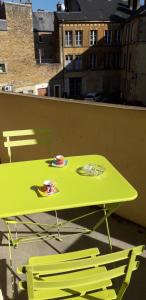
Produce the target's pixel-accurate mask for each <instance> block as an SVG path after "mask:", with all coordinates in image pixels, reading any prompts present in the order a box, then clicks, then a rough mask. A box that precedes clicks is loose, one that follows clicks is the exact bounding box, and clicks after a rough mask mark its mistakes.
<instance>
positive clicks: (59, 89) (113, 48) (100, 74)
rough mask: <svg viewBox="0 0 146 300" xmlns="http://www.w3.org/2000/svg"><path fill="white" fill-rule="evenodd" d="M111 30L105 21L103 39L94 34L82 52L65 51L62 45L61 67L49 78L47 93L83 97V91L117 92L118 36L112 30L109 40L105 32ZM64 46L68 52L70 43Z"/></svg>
mask: <svg viewBox="0 0 146 300" xmlns="http://www.w3.org/2000/svg"><path fill="white" fill-rule="evenodd" d="M111 29H112V26H111V25H110V24H109V26H108V30H107V34H106V36H105V38H103V39H100V40H99V39H98V36H97V37H96V39H97V41H96V39H95V41H94V40H93V41H92V43H93V45H91V46H90V47H89V48H88V49H87V50H86V51H85V52H84V53H82V54H79V55H73V54H67V47H65V48H64V50H63V53H62V55H63V57H64V63H63V64H64V67H63V70H62V71H61V72H59V73H58V74H57V75H56V76H54V77H53V78H52V79H51V80H50V96H54V97H64V98H72V99H84V97H85V95H86V94H87V93H90V92H95V93H100V94H101V93H103V91H104V94H108V95H110V94H113V93H115V94H117V95H120V70H121V67H122V66H121V44H120V36H117V34H118V33H117V29H116V30H115V31H114V38H113V39H112V40H111V33H110V34H108V31H109V32H110V30H111ZM120 29H121V25H119V27H118V30H120ZM94 43H95V45H94ZM68 48H69V51H68V53H70V48H72V46H70V47H68ZM79 48H81V47H79ZM64 52H65V54H64ZM80 52H81V51H80V49H79V53H80ZM99 82H100V83H99ZM85 86H86V88H85Z"/></svg>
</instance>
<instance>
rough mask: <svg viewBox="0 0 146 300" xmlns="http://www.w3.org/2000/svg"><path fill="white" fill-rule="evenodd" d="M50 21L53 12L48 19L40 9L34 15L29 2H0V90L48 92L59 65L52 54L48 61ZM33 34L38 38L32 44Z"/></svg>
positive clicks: (51, 29) (50, 36) (51, 26)
mask: <svg viewBox="0 0 146 300" xmlns="http://www.w3.org/2000/svg"><path fill="white" fill-rule="evenodd" d="M46 19H47V21H46ZM53 20H54V15H53V16H51V15H50V14H48V15H47V18H46V14H45V13H44V14H43V16H42V14H41V12H40V13H39V12H38V13H34V15H33V14H32V6H31V4H20V3H19V4H18V3H11V2H10V3H7V2H6V3H4V4H3V3H1V6H0V88H1V89H4V90H12V91H16V92H25V93H33V94H39V95H48V90H49V81H50V79H51V78H52V77H53V76H55V74H56V73H58V72H59V71H60V68H61V65H60V64H59V63H57V60H56V59H55V58H54V57H52V61H49V59H50V56H51V55H52V53H53V50H52V49H51V47H50V46H48V45H47V46H46V44H47V43H48V41H50V39H51V38H52V35H53V34H54V27H53V26H54V25H53ZM33 25H34V27H33ZM36 36H38V37H39V39H38V43H36V44H34V41H36ZM40 36H41V37H42V40H41V38H40ZM48 44H49V43H48ZM38 45H39V47H38V48H39V49H40V51H42V52H41V56H40V57H38V56H37V55H38V53H37V50H36V48H37V46H38ZM40 46H41V47H40ZM47 47H48V50H49V51H50V54H49V56H48V54H47V55H46V53H48V52H47V51H46V48H47ZM42 49H43V50H42ZM43 51H44V52H43ZM43 54H44V56H43ZM43 59H44V60H43Z"/></svg>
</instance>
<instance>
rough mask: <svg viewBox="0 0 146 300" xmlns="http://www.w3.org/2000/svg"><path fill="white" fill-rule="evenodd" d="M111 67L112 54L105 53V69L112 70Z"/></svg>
mask: <svg viewBox="0 0 146 300" xmlns="http://www.w3.org/2000/svg"><path fill="white" fill-rule="evenodd" d="M110 67H111V54H110V53H105V55H104V68H105V69H110Z"/></svg>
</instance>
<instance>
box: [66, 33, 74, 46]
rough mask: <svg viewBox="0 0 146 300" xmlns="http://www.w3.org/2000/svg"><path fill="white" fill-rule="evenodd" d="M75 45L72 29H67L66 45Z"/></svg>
mask: <svg viewBox="0 0 146 300" xmlns="http://www.w3.org/2000/svg"><path fill="white" fill-rule="evenodd" d="M72 45H73V34H72V31H65V46H66V47H71V46H72Z"/></svg>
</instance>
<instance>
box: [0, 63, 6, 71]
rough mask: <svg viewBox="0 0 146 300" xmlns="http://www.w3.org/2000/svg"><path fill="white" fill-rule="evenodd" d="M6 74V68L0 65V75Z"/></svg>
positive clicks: (2, 64)
mask: <svg viewBox="0 0 146 300" xmlns="http://www.w3.org/2000/svg"><path fill="white" fill-rule="evenodd" d="M5 72H6V66H5V64H4V63H0V73H5Z"/></svg>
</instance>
